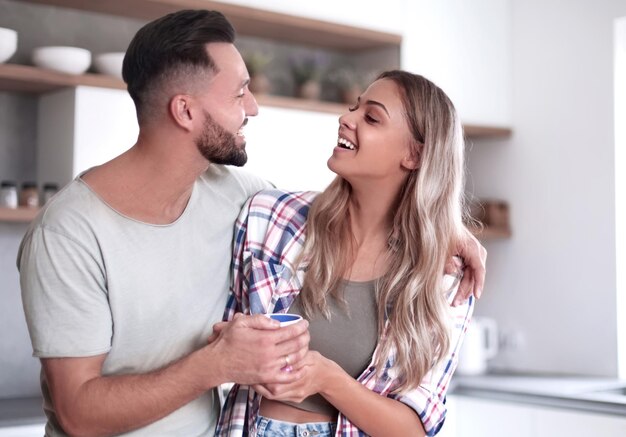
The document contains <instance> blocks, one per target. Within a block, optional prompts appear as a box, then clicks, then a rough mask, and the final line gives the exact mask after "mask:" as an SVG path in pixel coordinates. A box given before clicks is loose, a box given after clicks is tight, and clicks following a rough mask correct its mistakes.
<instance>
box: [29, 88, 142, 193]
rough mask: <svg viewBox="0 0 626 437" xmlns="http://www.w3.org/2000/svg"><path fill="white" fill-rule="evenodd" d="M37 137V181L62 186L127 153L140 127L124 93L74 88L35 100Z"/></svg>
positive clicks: (112, 90)
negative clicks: (96, 166) (78, 175)
mask: <svg viewBox="0 0 626 437" xmlns="http://www.w3.org/2000/svg"><path fill="white" fill-rule="evenodd" d="M37 132H38V135H37V162H38V165H37V180H38V181H40V182H41V183H46V182H55V183H57V184H59V186H63V185H65V184H66V183H68V182H69V181H71V180H72V179H73V178H74V177H75V176H76V175H77V174H78V173H79V172H81V171H83V170H86V169H88V168H89V167H93V166H95V165H99V164H102V163H104V162H106V161H108V160H109V159H111V158H113V157H115V156H117V155H119V154H120V153H122V152H124V151H125V150H127V149H128V148H129V147H130V146H132V145H133V144H134V143H135V141H136V140H137V135H138V133H139V127H138V125H137V116H136V115H135V107H134V105H133V102H132V99H131V98H130V96H129V95H128V92H126V91H125V90H116V89H108V88H96V87H87V86H79V87H76V88H65V89H62V90H60V91H55V92H51V93H47V94H43V95H42V96H41V97H40V98H39V108H38V120H37Z"/></svg>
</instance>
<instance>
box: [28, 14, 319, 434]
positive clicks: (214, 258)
mask: <svg viewBox="0 0 626 437" xmlns="http://www.w3.org/2000/svg"><path fill="white" fill-rule="evenodd" d="M233 40H234V30H233V28H232V26H231V25H230V23H228V21H227V20H226V19H225V18H224V17H223V16H222V15H221V14H219V13H217V12H209V11H184V12H180V13H177V14H173V15H169V16H166V17H163V18H161V19H159V20H157V21H155V22H152V23H150V24H148V25H146V26H145V27H144V28H142V29H141V30H140V31H139V32H138V33H137V35H136V36H135V38H134V39H133V41H132V42H131V44H130V47H129V49H128V52H127V55H126V59H125V61H124V71H123V73H124V79H125V81H126V82H127V84H128V90H129V93H130V94H131V96H132V98H133V100H134V102H135V105H136V108H137V116H138V120H139V125H140V133H139V137H138V140H137V143H136V144H135V145H134V146H133V147H132V148H131V149H130V150H129V151H127V152H126V153H124V154H122V155H120V156H118V157H117V158H115V159H113V160H112V161H110V162H107V163H105V164H103V165H101V166H99V167H96V168H93V169H90V170H88V171H87V172H85V173H83V174H82V175H81V176H79V177H78V178H77V179H76V180H74V181H73V182H71V183H70V184H69V185H68V186H67V187H66V188H65V189H64V190H63V191H62V192H61V193H59V195H58V196H57V197H56V198H55V199H54V201H53V202H51V203H50V205H49V206H47V207H46V209H45V210H44V211H43V212H42V214H41V215H40V216H39V217H38V218H37V219H36V220H35V222H34V223H33V225H32V227H31V228H30V229H29V231H28V232H27V235H26V236H25V238H24V241H23V243H22V246H21V249H20V253H19V255H18V265H19V268H20V273H21V286H22V293H23V302H24V308H25V312H26V317H27V322H28V326H29V331H30V334H31V339H32V342H33V349H34V355H35V356H37V357H39V358H40V359H41V362H42V370H43V371H42V389H43V394H44V398H45V405H44V408H45V410H46V414H47V416H48V424H47V427H46V434H47V435H64V434H70V435H74V434H75V435H109V434H118V433H127V432H128V433H129V435H180V436H197V435H212V434H213V432H214V428H215V420H216V415H217V412H218V409H219V401H218V400H217V397H216V395H215V392H216V390H211V389H213V388H215V387H218V386H219V384H222V383H225V382H241V383H244V384H245V383H258V382H271V381H274V382H280V381H293V380H294V379H296V378H298V376H299V372H298V369H297V366H298V359H299V357H302V356H303V355H304V354H305V353H306V349H307V344H308V333H307V324H306V322H301V323H299V324H297V325H293V326H290V327H286V328H282V329H280V330H278V329H276V328H277V324H278V323H277V322H273V321H270V320H269V319H267V318H265V317H262V316H256V317H239V318H238V319H237V320H236V321H235V322H234V323H229V324H228V325H227V326H226V327H225V328H224V330H223V331H222V332H221V333H220V335H219V336H215V337H216V338H213V339H212V340H213V341H212V342H211V343H210V344H207V339H208V338H209V336H210V334H211V332H212V328H211V327H212V325H213V324H214V323H216V322H218V321H219V320H221V317H222V314H223V311H224V307H225V303H226V294H227V289H228V268H229V265H230V253H231V244H232V233H233V231H232V229H233V223H234V221H235V219H236V217H237V214H238V213H239V211H240V209H241V206H242V205H243V203H244V201H245V200H246V199H247V198H248V197H249V196H250V195H252V194H254V193H255V192H257V191H258V190H260V189H262V188H265V187H267V184H266V183H265V182H263V181H261V180H260V179H258V178H255V177H252V176H251V175H248V174H245V173H242V172H239V171H235V170H233V169H231V168H229V167H224V166H222V164H232V165H235V166H241V165H243V164H244V163H245V162H246V152H245V137H244V135H243V133H242V130H243V127H244V126H245V124H246V122H247V117H249V116H254V115H256V114H257V111H258V108H257V104H256V101H255V100H254V97H253V96H252V95H251V94H250V92H249V91H248V89H247V83H248V80H249V77H248V73H247V71H246V68H245V65H244V62H243V61H242V59H241V56H240V55H239V53H238V52H237V50H236V49H235V47H234V45H233ZM285 357H288V361H289V362H290V363H291V365H292V366H293V367H295V369H294V371H293V372H284V371H281V370H280V369H281V368H282V367H284V365H285ZM133 430H134V431H133Z"/></svg>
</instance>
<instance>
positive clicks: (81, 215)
mask: <svg viewBox="0 0 626 437" xmlns="http://www.w3.org/2000/svg"><path fill="white" fill-rule="evenodd" d="M267 186H268V184H267V183H265V182H264V181H262V180H261V179H259V178H256V177H254V176H252V175H250V174H247V173H245V172H242V171H240V170H238V169H233V168H229V167H224V166H218V165H211V166H210V168H209V170H207V171H206V172H205V173H204V174H203V175H202V176H201V177H200V178H198V180H197V181H196V182H195V184H194V188H193V192H192V194H191V197H190V199H189V202H188V204H187V207H186V208H185V211H184V212H183V214H182V215H181V216H180V217H179V218H178V219H177V220H176V221H175V222H174V223H171V224H168V225H153V224H147V223H142V222H140V221H137V220H134V219H131V218H129V217H126V216H124V215H122V214H120V213H118V212H117V211H115V210H114V209H112V208H111V207H110V206H108V205H107V204H106V203H105V202H104V201H103V200H102V199H101V198H100V197H98V196H97V195H96V194H95V193H94V192H93V191H91V189H90V188H89V187H88V186H87V185H86V184H85V183H84V182H83V181H82V180H81V179H80V178H76V180H74V181H72V182H71V183H70V184H68V186H67V187H65V188H64V189H63V190H62V191H61V192H60V193H58V195H57V196H55V198H54V199H53V200H52V201H51V202H50V203H49V204H48V205H47V206H46V207H45V209H44V210H43V211H42V213H41V214H40V215H39V216H38V217H37V219H35V221H34V222H33V223H32V225H31V226H30V228H29V229H28V231H27V233H26V235H25V237H24V240H23V241H22V245H21V247H20V251H19V254H18V268H19V269H20V280H21V288H22V300H23V304H24V311H25V313H26V320H27V323H28V329H29V332H30V337H31V341H32V344H33V351H34V352H33V355H34V356H35V357H39V358H51V357H85V356H94V355H99V354H104V353H106V354H108V355H107V358H106V360H105V361H104V364H103V368H102V373H103V375H119V374H130V373H145V372H149V371H152V370H155V369H158V368H161V367H163V366H165V365H167V364H169V363H171V362H173V361H175V360H177V359H179V358H181V357H182V356H184V355H187V354H189V353H190V352H192V351H193V350H195V349H198V348H200V347H201V346H203V345H205V344H206V340H207V337H208V336H209V335H210V334H211V332H212V329H211V328H212V325H213V324H214V323H216V322H218V321H220V320H221V319H222V315H223V311H224V306H225V304H226V297H227V291H228V283H229V276H228V275H229V266H230V260H231V251H232V249H231V248H232V239H233V224H234V221H235V219H236V218H237V215H238V214H239V211H240V209H241V207H242V206H243V203H244V202H245V200H246V199H247V198H248V197H249V196H251V195H252V194H254V193H256V192H257V191H259V190H261V189H263V188H266V187H267ZM42 391H43V394H44V409H45V411H46V415H47V416H48V424H47V426H46V435H49V436H57V435H65V434H64V433H63V432H62V430H61V429H60V428H59V426H58V422H57V420H56V418H55V415H54V410H53V409H52V404H51V401H50V396H49V393H48V386H47V382H46V380H45V375H43V372H42ZM218 412H219V402H218V401H217V395H216V393H215V391H213V392H208V393H206V394H204V395H203V396H201V397H199V398H198V399H196V400H194V401H192V402H190V403H189V404H187V405H185V406H183V407H182V408H180V409H178V410H176V411H175V412H173V413H172V414H170V415H168V416H166V417H165V418H163V419H161V420H159V421H157V422H155V423H153V424H151V425H149V426H146V427H144V428H141V429H138V430H136V431H133V432H130V433H128V434H124V435H129V436H147V435H150V436H154V435H159V436H165V435H176V436H181V435H184V436H200V435H202V436H205V435H209V436H211V435H213V433H214V429H215V422H216V419H217V414H218Z"/></svg>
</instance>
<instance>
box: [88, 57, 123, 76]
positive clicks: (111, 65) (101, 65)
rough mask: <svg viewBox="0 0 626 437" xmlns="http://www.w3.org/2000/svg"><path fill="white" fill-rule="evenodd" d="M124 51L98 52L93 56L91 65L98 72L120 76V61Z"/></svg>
mask: <svg viewBox="0 0 626 437" xmlns="http://www.w3.org/2000/svg"><path fill="white" fill-rule="evenodd" d="M125 54H126V53H124V52H110V53H100V54H99V55H96V56H94V58H93V66H94V67H95V69H96V71H97V72H98V73H102V74H108V75H109V76H115V77H117V78H119V79H121V78H122V63H123V62H124V55H125Z"/></svg>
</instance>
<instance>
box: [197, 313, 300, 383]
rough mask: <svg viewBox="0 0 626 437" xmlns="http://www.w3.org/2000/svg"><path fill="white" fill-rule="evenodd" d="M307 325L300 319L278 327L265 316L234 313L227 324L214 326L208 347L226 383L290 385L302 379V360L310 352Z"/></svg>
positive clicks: (222, 323)
mask: <svg viewBox="0 0 626 437" xmlns="http://www.w3.org/2000/svg"><path fill="white" fill-rule="evenodd" d="M308 326H309V324H308V322H307V321H306V320H303V321H301V322H298V323H296V324H293V325H290V326H285V327H283V328H281V327H280V324H279V323H278V322H277V321H275V320H272V319H270V318H268V317H265V316H264V315H260V314H257V315H254V316H244V315H243V314H236V315H235V317H234V318H233V320H231V321H230V322H221V323H217V324H216V325H214V326H213V335H211V337H210V338H209V343H210V344H209V348H210V349H211V355H212V356H213V357H214V359H216V358H218V359H217V360H216V361H217V362H218V363H219V365H221V366H222V369H221V371H222V372H223V374H224V375H225V377H226V379H227V381H230V382H235V383H238V384H243V385H252V384H272V383H291V382H293V381H296V380H298V379H299V378H301V376H302V370H301V369H302V366H303V365H304V363H303V361H302V360H303V358H304V357H305V356H306V354H307V351H308V349H309V331H308ZM286 367H289V369H285V368H286ZM287 370H289V371H287Z"/></svg>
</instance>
